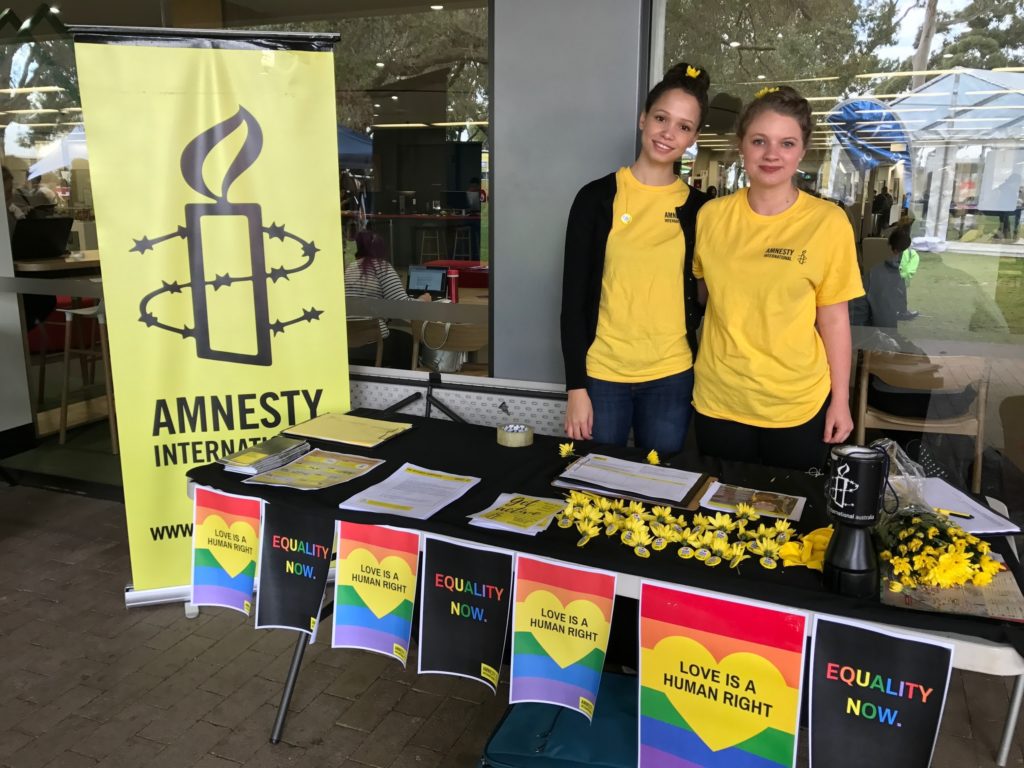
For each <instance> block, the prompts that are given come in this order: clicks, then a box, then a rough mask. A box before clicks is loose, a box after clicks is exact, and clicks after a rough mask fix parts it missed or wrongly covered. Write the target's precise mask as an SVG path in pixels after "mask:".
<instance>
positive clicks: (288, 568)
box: [256, 504, 334, 634]
mask: <svg viewBox="0 0 1024 768" xmlns="http://www.w3.org/2000/svg"><path fill="white" fill-rule="evenodd" d="M333 545H334V521H333V520H331V519H329V518H325V517H316V516H311V515H300V514H295V513H294V512H291V511H289V512H287V513H283V512H280V511H278V510H277V509H275V507H274V505H273V504H268V505H267V507H266V510H265V512H264V514H263V531H262V539H261V541H260V568H259V591H258V592H257V595H256V627H257V628H258V629H263V628H270V627H281V628H284V629H297V630H299V631H301V632H306V633H309V634H312V633H313V630H314V629H316V623H317V620H318V618H319V615H320V603H321V602H322V601H323V596H324V589H325V588H326V586H327V572H328V571H329V570H330V566H331V548H332V546H333Z"/></svg>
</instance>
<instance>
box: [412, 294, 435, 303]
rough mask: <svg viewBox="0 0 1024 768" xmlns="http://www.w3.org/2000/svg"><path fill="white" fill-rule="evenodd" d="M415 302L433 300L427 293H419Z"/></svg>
mask: <svg viewBox="0 0 1024 768" xmlns="http://www.w3.org/2000/svg"><path fill="white" fill-rule="evenodd" d="M416 301H433V298H432V297H431V295H430V294H429V293H421V294H420V295H419V296H417V297H416Z"/></svg>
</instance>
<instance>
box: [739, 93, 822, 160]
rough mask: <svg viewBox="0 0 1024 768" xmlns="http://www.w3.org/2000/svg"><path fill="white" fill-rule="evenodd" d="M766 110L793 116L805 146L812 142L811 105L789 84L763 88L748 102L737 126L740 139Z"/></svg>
mask: <svg viewBox="0 0 1024 768" xmlns="http://www.w3.org/2000/svg"><path fill="white" fill-rule="evenodd" d="M765 112H775V113H776V114H778V115H786V116H787V117H792V118H793V119H794V120H796V122H797V124H798V125H799V126H800V133H801V135H802V136H803V140H804V146H805V147H806V146H807V145H808V144H810V142H811V130H812V129H813V127H814V122H813V120H812V119H811V105H810V103H809V102H808V101H807V99H805V98H804V97H803V96H801V95H800V94H799V93H798V92H797V91H796V89H795V88H790V87H789V86H788V85H781V86H778V87H770V88H762V89H761V90H760V91H758V92H757V95H756V96H755V97H754V100H753V101H751V102H750V103H749V104H747V106H746V108H745V109H744V110H743V112H742V113H741V114H740V120H739V125H738V126H737V128H736V135H737V136H738V137H739V139H740V141H742V140H743V137H744V136H746V134H747V129H748V128H750V124H751V123H752V122H754V119H755V118H756V117H757V116H758V115H762V114H764V113H765Z"/></svg>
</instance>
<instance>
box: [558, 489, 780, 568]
mask: <svg viewBox="0 0 1024 768" xmlns="http://www.w3.org/2000/svg"><path fill="white" fill-rule="evenodd" d="M566 499H567V503H566V505H565V508H564V509H563V510H562V511H561V512H560V513H559V514H558V515H557V517H556V519H557V521H558V526H559V527H560V528H573V527H575V528H576V530H577V531H578V532H579V533H580V534H581V538H580V540H579V541H578V542H577V544H576V546H579V547H584V546H586V545H587V544H588V543H590V541H591V540H592V539H593V538H595V537H596V536H598V535H599V534H600V533H601V532H602V530H603V531H604V534H605V535H606V536H618V538H619V541H620V542H621V543H622V544H624V545H626V546H627V547H630V548H631V549H632V550H633V553H634V554H635V555H636V556H637V557H644V558H646V557H650V556H651V552H660V551H661V550H663V549H665V548H667V547H668V546H669V545H670V544H678V545H679V547H678V549H677V550H676V554H678V555H679V557H680V558H682V559H683V560H689V559H691V558H693V559H695V560H699V561H701V562H703V563H704V564H705V565H707V566H709V567H714V566H716V565H719V564H720V563H723V562H724V563H728V564H729V567H730V568H735V567H737V566H738V565H739V564H740V563H742V562H743V561H744V560H746V559H748V558H749V557H750V555H751V554H753V555H756V556H757V562H758V563H759V564H760V565H761V567H762V568H769V569H770V568H775V567H776V565H777V564H778V561H779V548H780V546H781V545H783V544H785V543H786V542H787V541H789V539H790V536H791V535H792V529H791V527H790V524H789V523H788V522H786V521H784V520H780V521H777V522H776V523H775V524H774V525H771V526H766V525H765V524H764V523H758V520H759V515H758V514H757V512H756V511H754V509H753V507H750V506H748V505H746V504H740V505H739V507H738V509H737V511H736V515H735V517H734V516H731V515H727V514H724V513H721V512H718V513H716V514H713V515H704V514H701V513H699V512H698V513H696V514H694V515H693V516H692V517H691V519H690V523H689V525H687V522H686V518H685V517H684V516H683V515H682V514H681V513H675V512H673V510H672V508H671V507H666V506H652V507H650V508H648V507H646V506H645V505H644V504H642V503H641V502H639V501H629V502H627V501H625V500H624V499H609V498H606V497H604V496H599V495H597V494H593V493H584V492H582V491H570V492H569V493H568V495H567V496H566ZM754 524H757V526H756V528H755V527H754Z"/></svg>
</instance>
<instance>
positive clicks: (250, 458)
mask: <svg viewBox="0 0 1024 768" xmlns="http://www.w3.org/2000/svg"><path fill="white" fill-rule="evenodd" d="M308 450H309V443H307V442H306V441H305V440H296V439H294V438H291V437H285V436H284V435H276V436H275V437H272V438H270V439H269V440H264V441H263V442H261V443H257V444H256V445H252V446H249V447H248V448H243V449H242V450H240V451H236V452H235V453H232V454H231V455H229V456H224V457H222V458H219V459H217V461H218V462H220V463H221V464H223V465H224V469H226V470H227V471H228V472H238V473H240V474H243V475H258V474H260V473H261V472H269V471H270V470H272V469H277V468H278V467H283V466H284V465H285V464H288V463H289V462H291V461H294V460H295V459H297V458H298V457H299V456H301V455H302V454H304V453H306V452H307V451H308Z"/></svg>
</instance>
